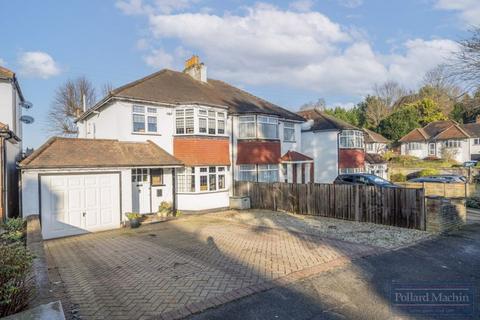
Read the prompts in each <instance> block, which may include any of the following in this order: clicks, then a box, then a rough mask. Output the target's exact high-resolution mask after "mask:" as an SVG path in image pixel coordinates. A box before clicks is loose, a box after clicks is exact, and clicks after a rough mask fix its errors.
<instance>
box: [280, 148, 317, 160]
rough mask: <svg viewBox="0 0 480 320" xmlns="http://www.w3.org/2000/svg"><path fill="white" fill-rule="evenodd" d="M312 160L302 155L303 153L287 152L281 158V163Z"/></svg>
mask: <svg viewBox="0 0 480 320" xmlns="http://www.w3.org/2000/svg"><path fill="white" fill-rule="evenodd" d="M312 160H313V159H312V158H310V157H309V156H306V155H304V154H303V153H300V152H297V151H293V150H288V151H287V153H285V154H284V155H283V156H282V157H281V158H280V161H281V162H287V161H289V162H297V161H312Z"/></svg>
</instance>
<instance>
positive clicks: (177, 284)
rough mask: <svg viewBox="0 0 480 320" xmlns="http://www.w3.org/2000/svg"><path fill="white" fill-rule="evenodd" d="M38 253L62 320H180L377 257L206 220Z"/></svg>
mask: <svg viewBox="0 0 480 320" xmlns="http://www.w3.org/2000/svg"><path fill="white" fill-rule="evenodd" d="M45 247H46V252H47V261H48V263H49V267H50V273H51V278H52V279H53V280H52V281H55V280H58V281H56V282H55V283H56V284H57V285H58V284H59V283H61V286H62V287H63V288H64V290H63V292H64V296H63V297H62V300H63V303H64V305H67V306H65V307H66V308H65V309H66V310H65V311H66V315H67V318H70V319H72V318H81V319H150V318H152V319H176V318H182V317H185V316H188V315H190V314H193V313H197V312H200V311H202V310H205V309H207V308H210V307H215V306H218V305H221V304H223V303H226V302H228V301H232V300H235V299H238V298H241V297H243V296H247V295H250V294H253V293H255V292H259V291H263V290H267V289H269V288H272V287H274V286H277V285H284V284H287V283H289V282H292V281H295V280H297V279H301V278H303V277H307V276H310V275H313V274H315V273H317V272H321V271H323V270H328V269H329V268H333V267H337V266H339V265H342V264H344V263H347V262H349V261H350V260H351V259H354V258H356V257H360V256H365V255H369V254H373V253H378V252H380V249H378V248H374V247H371V246H366V245H360V244H354V243H349V242H346V241H341V240H335V239H328V238H322V237H318V236H315V235H311V234H304V233H297V232H291V231H287V230H281V229H272V228H265V227H258V226H248V225H243V224H236V223H231V222H227V221H224V220H221V219H215V218H214V217H211V216H208V215H202V216H191V217H185V218H182V219H178V220H173V221H169V222H163V223H159V224H152V225H144V226H142V227H141V228H139V229H119V230H113V231H107V232H100V233H94V234H87V235H82V236H76V237H69V238H62V239H56V240H50V241H46V242H45ZM67 301H68V302H67ZM71 309H74V310H71Z"/></svg>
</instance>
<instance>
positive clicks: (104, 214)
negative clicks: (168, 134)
mask: <svg viewBox="0 0 480 320" xmlns="http://www.w3.org/2000/svg"><path fill="white" fill-rule="evenodd" d="M181 167H183V164H182V162H181V161H179V160H178V159H176V158H175V157H173V156H172V155H171V154H169V153H168V152H166V151H165V150H163V149H162V148H160V147H159V146H158V145H156V144H155V143H153V142H151V141H147V142H127V141H118V140H108V139H78V138H58V137H55V138H52V139H50V140H49V141H47V142H46V143H45V144H44V145H42V146H41V147H40V148H38V149H37V150H36V151H35V152H33V153H32V154H31V155H29V156H28V157H27V158H26V159H24V160H23V161H21V162H20V170H21V206H22V216H23V218H26V217H28V216H31V215H38V216H39V218H40V223H41V227H42V236H43V238H44V239H53V238H60V237H66V236H74V235H80V234H84V233H90V232H97V231H103V230H109V229H115V228H119V227H121V226H122V225H123V224H124V223H125V222H126V221H127V217H126V214H127V213H129V212H137V213H142V212H140V208H139V206H138V198H139V196H140V192H141V193H142V194H141V196H142V199H144V200H145V203H146V204H155V207H156V208H158V207H159V204H160V203H161V202H162V201H170V202H171V201H172V200H173V199H174V195H175V190H174V183H173V182H174V179H173V174H172V172H174V171H175V169H177V168H181ZM140 182H142V183H140ZM152 190H153V192H152ZM148 207H149V208H152V206H151V205H150V206H148ZM150 210H156V209H155V208H154V209H150ZM147 213H150V212H147Z"/></svg>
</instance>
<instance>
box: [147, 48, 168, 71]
mask: <svg viewBox="0 0 480 320" xmlns="http://www.w3.org/2000/svg"><path fill="white" fill-rule="evenodd" d="M144 60H145V63H146V64H147V65H149V66H151V67H154V68H158V69H160V68H171V67H172V64H173V56H172V55H171V54H169V53H167V52H165V51H164V50H163V49H154V50H152V52H151V53H150V54H149V55H147V56H145V57H144Z"/></svg>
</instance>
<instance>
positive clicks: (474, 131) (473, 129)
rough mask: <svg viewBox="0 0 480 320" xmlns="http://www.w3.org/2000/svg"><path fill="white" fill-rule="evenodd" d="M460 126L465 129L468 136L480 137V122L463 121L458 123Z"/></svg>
mask: <svg viewBox="0 0 480 320" xmlns="http://www.w3.org/2000/svg"><path fill="white" fill-rule="evenodd" d="M460 127H461V128H462V129H463V130H465V131H466V132H467V133H468V134H469V135H470V137H474V138H480V123H476V122H475V123H465V124H462V125H460Z"/></svg>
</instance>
